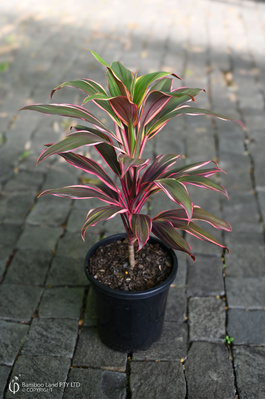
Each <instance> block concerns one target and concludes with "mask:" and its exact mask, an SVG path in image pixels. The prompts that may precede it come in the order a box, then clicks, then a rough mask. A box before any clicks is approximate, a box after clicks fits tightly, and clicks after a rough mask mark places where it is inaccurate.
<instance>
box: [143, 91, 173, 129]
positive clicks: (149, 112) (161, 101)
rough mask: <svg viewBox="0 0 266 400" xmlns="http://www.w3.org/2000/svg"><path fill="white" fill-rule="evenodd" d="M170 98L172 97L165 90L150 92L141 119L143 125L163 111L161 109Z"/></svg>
mask: <svg viewBox="0 0 266 400" xmlns="http://www.w3.org/2000/svg"><path fill="white" fill-rule="evenodd" d="M170 99H171V97H170V96H169V95H166V94H165V93H163V92H160V91H152V92H150V93H149V94H148V96H147V98H146V101H145V103H144V108H143V112H142V116H141V120H140V122H141V126H145V125H147V124H148V123H149V122H150V121H151V120H152V119H153V118H154V117H155V116H156V115H157V114H158V113H159V112H160V111H161V109H162V108H163V107H164V106H165V105H166V103H167V102H168V101H169V100H170Z"/></svg>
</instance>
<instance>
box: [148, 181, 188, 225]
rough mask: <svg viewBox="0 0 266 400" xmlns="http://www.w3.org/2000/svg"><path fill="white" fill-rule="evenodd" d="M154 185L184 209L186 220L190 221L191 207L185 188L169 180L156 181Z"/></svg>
mask: <svg viewBox="0 0 266 400" xmlns="http://www.w3.org/2000/svg"><path fill="white" fill-rule="evenodd" d="M154 183H155V184H156V185H157V186H158V187H159V188H160V189H162V190H163V191H164V193H165V194H166V195H167V196H168V197H169V199H170V200H172V201H174V202H176V203H177V204H179V205H180V206H181V207H183V208H184V209H185V211H186V213H187V216H188V220H189V221H190V220H191V217H192V211H193V205H192V202H191V200H190V198H189V196H188V193H187V190H186V188H185V186H184V185H183V184H182V183H180V182H177V181H176V180H175V179H171V178H166V179H158V180H156V181H154Z"/></svg>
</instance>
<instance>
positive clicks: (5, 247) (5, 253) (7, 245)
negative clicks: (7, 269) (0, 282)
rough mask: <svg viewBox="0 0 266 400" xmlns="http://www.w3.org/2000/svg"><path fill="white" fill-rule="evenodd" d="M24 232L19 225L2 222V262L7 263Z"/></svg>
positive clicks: (0, 234) (0, 249)
mask: <svg viewBox="0 0 266 400" xmlns="http://www.w3.org/2000/svg"><path fill="white" fill-rule="evenodd" d="M21 232H22V229H21V227H20V226H19V225H15V224H0V238H1V240H0V263H1V265H5V264H6V262H7V260H8V258H9V256H10V255H11V253H12V251H13V249H14V248H15V246H16V243H17V240H18V238H19V236H20V234H21Z"/></svg>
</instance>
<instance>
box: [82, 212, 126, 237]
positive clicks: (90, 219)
mask: <svg viewBox="0 0 266 400" xmlns="http://www.w3.org/2000/svg"><path fill="white" fill-rule="evenodd" d="M126 211H127V209H126V208H122V207H118V206H105V207H98V208H93V209H91V210H90V211H89V212H88V214H87V217H86V220H85V223H84V225H83V227H82V229H81V236H82V238H83V240H84V239H85V232H86V230H87V229H88V228H89V227H90V226H95V225H96V224H98V223H99V222H103V221H107V220H108V219H111V218H114V217H115V216H116V215H117V214H121V213H125V212H126Z"/></svg>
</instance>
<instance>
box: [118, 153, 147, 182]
mask: <svg viewBox="0 0 266 400" xmlns="http://www.w3.org/2000/svg"><path fill="white" fill-rule="evenodd" d="M117 160H118V162H119V163H120V166H121V171H122V175H121V176H122V177H123V176H124V175H125V174H126V173H127V171H128V170H129V169H130V168H132V167H135V168H137V169H138V170H142V169H143V168H145V167H146V165H148V163H149V161H150V158H134V157H130V156H127V155H126V154H122V153H120V154H118V156H117Z"/></svg>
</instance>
